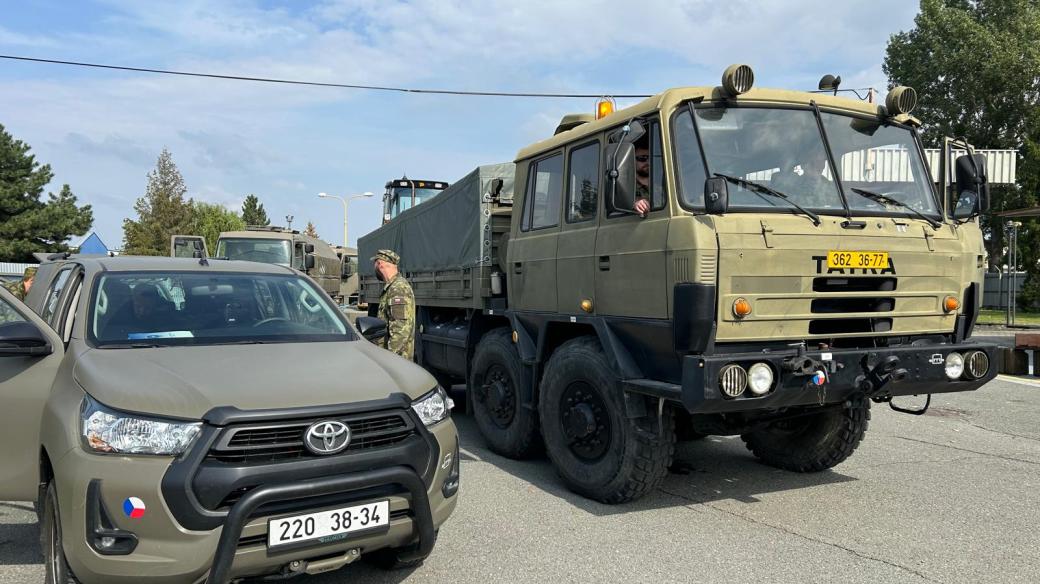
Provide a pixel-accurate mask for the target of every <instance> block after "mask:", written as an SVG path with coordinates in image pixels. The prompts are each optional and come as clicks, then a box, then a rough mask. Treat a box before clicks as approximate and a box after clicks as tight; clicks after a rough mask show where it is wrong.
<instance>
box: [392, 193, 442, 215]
mask: <svg viewBox="0 0 1040 584" xmlns="http://www.w3.org/2000/svg"><path fill="white" fill-rule="evenodd" d="M442 190H444V189H419V188H417V189H415V204H414V205H413V204H412V189H410V188H406V187H405V188H402V187H397V188H394V189H393V194H392V195H391V196H390V209H389V210H388V213H389V214H390V218H391V219H392V218H394V217H397V215H398V214H400V213H401V212H402V211H407V210H408V209H411V208H412V207H414V206H416V205H419V204H420V203H425V202H426V201H429V200H430V199H432V198H433V197H435V196H437V194H438V193H440V192H441V191H442Z"/></svg>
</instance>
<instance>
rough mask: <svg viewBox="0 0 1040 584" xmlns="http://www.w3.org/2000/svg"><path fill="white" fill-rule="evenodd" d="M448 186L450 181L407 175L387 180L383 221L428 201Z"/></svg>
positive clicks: (385, 221) (387, 220) (384, 192)
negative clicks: (415, 177)
mask: <svg viewBox="0 0 1040 584" xmlns="http://www.w3.org/2000/svg"><path fill="white" fill-rule="evenodd" d="M446 188H448V183H446V182H443V181H432V180H413V179H410V178H408V177H407V176H402V177H401V178H398V179H394V180H389V181H386V190H384V191H383V223H384V224H385V223H389V222H390V221H392V220H393V219H394V218H395V217H397V216H398V215H400V214H401V212H402V211H407V210H408V209H411V208H412V207H414V206H416V205H418V204H420V203H423V202H425V201H428V200H430V199H432V198H433V197H435V196H437V194H438V193H440V192H441V191H443V190H444V189H446Z"/></svg>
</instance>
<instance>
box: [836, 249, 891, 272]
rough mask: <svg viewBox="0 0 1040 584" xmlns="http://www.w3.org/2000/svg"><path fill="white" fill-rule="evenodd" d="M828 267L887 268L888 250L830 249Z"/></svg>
mask: <svg viewBox="0 0 1040 584" xmlns="http://www.w3.org/2000/svg"><path fill="white" fill-rule="evenodd" d="M827 267H828V268H887V267H888V252H887V251H829V252H827Z"/></svg>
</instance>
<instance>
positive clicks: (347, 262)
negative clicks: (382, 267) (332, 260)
mask: <svg viewBox="0 0 1040 584" xmlns="http://www.w3.org/2000/svg"><path fill="white" fill-rule="evenodd" d="M332 249H333V250H334V251H335V252H336V255H338V256H339V257H340V259H341V260H343V267H342V272H341V273H342V277H341V279H340V281H339V296H340V299H341V302H343V303H345V304H350V305H352V306H353V305H356V304H357V301H358V285H359V283H360V281H361V280H360V278H359V277H358V254H357V248H355V247H343V246H342V245H337V246H335V247H333V248H332Z"/></svg>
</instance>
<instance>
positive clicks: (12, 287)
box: [4, 266, 36, 300]
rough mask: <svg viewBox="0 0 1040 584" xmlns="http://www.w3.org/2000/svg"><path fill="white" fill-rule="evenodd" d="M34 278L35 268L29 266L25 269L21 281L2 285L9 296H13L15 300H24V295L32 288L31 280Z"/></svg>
mask: <svg viewBox="0 0 1040 584" xmlns="http://www.w3.org/2000/svg"><path fill="white" fill-rule="evenodd" d="M35 278H36V268H35V267H34V266H29V267H28V268H25V273H24V274H22V279H21V280H18V281H17V282H9V283H7V284H4V288H7V291H8V292H10V293H11V294H14V296H15V298H17V299H19V300H25V296H26V294H28V293H29V288H32V284H33V279H35Z"/></svg>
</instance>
